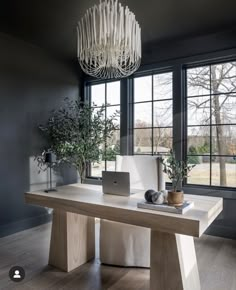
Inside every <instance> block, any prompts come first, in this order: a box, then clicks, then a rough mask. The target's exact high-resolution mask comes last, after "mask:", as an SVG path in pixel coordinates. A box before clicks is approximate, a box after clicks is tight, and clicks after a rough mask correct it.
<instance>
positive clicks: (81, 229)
mask: <svg viewBox="0 0 236 290" xmlns="http://www.w3.org/2000/svg"><path fill="white" fill-rule="evenodd" d="M94 256H95V219H94V218H92V217H87V216H83V215H79V214H74V213H70V212H65V211H61V210H54V211H53V221H52V232H51V243H50V253H49V265H52V266H55V267H56V268H59V269H61V270H64V271H66V272H69V271H71V270H73V269H75V268H77V267H79V266H80V265H82V264H84V263H86V262H87V261H88V260H90V259H92V258H94Z"/></svg>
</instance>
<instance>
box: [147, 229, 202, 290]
mask: <svg viewBox="0 0 236 290" xmlns="http://www.w3.org/2000/svg"><path fill="white" fill-rule="evenodd" d="M150 255H151V259H150V260H151V269H150V290H167V289H168V290H183V289H184V290H200V289H201V286H200V280H199V274H198V266H197V260H196V253H195V247H194V240H193V237H191V236H185V235H179V234H169V233H163V232H158V231H154V230H152V231H151V253H150Z"/></svg>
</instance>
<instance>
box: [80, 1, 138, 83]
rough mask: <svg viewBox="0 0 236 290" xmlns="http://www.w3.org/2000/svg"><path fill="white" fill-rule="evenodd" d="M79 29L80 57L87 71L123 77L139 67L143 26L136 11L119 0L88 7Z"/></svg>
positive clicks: (84, 69)
mask: <svg viewBox="0 0 236 290" xmlns="http://www.w3.org/2000/svg"><path fill="white" fill-rule="evenodd" d="M77 32H78V60H79V63H80V65H81V68H82V70H83V71H84V72H85V73H86V74H88V75H91V76H93V77H96V78H101V79H110V78H122V77H127V76H129V75H131V74H133V73H134V72H135V71H136V70H137V69H138V68H139V66H140V62H141V29H140V26H139V24H138V22H137V21H136V20H135V15H134V14H133V13H132V12H131V11H130V10H129V8H128V7H127V6H126V8H125V9H124V7H123V6H121V4H120V3H118V1H117V0H115V1H114V0H105V1H104V2H100V4H98V5H95V6H93V7H92V8H90V9H88V10H87V12H86V14H85V15H84V17H83V18H82V19H81V21H80V22H79V23H78V27H77Z"/></svg>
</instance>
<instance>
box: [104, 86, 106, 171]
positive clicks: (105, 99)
mask: <svg viewBox="0 0 236 290" xmlns="http://www.w3.org/2000/svg"><path fill="white" fill-rule="evenodd" d="M105 120H107V83H105ZM104 150H105V160H104V161H105V171H107V158H106V154H107V138H105V148H104Z"/></svg>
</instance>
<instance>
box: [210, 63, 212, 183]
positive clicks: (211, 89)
mask: <svg viewBox="0 0 236 290" xmlns="http://www.w3.org/2000/svg"><path fill="white" fill-rule="evenodd" d="M209 69H210V70H209V73H210V185H212V83H211V82H212V78H211V65H210V66H209Z"/></svg>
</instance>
